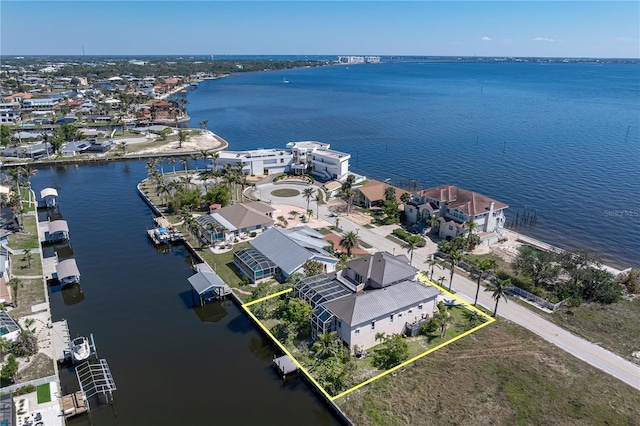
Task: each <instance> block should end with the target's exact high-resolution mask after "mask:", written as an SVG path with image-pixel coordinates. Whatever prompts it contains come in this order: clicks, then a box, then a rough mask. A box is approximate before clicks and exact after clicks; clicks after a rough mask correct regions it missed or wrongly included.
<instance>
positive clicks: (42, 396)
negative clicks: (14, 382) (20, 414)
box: [36, 383, 51, 404]
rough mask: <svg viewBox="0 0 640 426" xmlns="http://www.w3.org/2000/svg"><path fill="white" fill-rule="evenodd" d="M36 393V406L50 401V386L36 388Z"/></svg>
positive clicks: (47, 384) (46, 384)
mask: <svg viewBox="0 0 640 426" xmlns="http://www.w3.org/2000/svg"><path fill="white" fill-rule="evenodd" d="M36 392H37V393H38V404H44V403H45V402H49V401H51V386H49V383H45V384H44V385H40V386H38V387H37V388H36Z"/></svg>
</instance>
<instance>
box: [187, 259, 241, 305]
mask: <svg viewBox="0 0 640 426" xmlns="http://www.w3.org/2000/svg"><path fill="white" fill-rule="evenodd" d="M195 269H196V271H197V272H196V273H195V274H193V275H192V276H190V277H189V278H188V281H189V284H190V285H191V288H192V289H193V290H194V291H195V292H196V293H197V294H198V297H199V300H200V306H202V305H204V304H205V303H207V302H210V301H212V300H216V299H220V298H221V297H223V296H226V295H227V294H230V293H231V288H230V287H229V286H228V285H227V284H226V283H225V282H224V281H222V278H220V277H219V276H218V274H216V273H215V272H214V271H213V270H212V269H211V268H210V267H209V265H207V264H206V263H199V264H197V265H196V266H195ZM192 295H193V293H192ZM194 303H195V302H194Z"/></svg>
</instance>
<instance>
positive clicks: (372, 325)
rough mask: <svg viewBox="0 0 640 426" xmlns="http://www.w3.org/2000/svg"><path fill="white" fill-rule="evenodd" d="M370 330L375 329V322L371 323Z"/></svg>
mask: <svg viewBox="0 0 640 426" xmlns="http://www.w3.org/2000/svg"><path fill="white" fill-rule="evenodd" d="M371 329H372V330H375V329H376V322H375V321H371Z"/></svg>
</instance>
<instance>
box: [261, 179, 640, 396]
mask: <svg viewBox="0 0 640 426" xmlns="http://www.w3.org/2000/svg"><path fill="white" fill-rule="evenodd" d="M257 185H258V186H257V187H258V188H260V191H261V195H262V199H263V200H271V201H272V202H274V203H277V204H289V205H294V206H297V207H302V208H306V205H307V202H306V200H305V199H304V198H302V196H301V195H300V196H296V197H288V198H281V197H274V196H272V195H271V191H272V190H273V189H276V188H293V189H297V190H299V191H301V188H302V189H304V187H303V186H302V185H299V184H298V185H296V184H285V183H278V184H273V183H263V184H260V183H258V184H257ZM267 194H269V195H268V196H267ZM314 207H315V206H314ZM330 214H331V212H330V211H329V210H328V209H327V208H326V207H324V206H322V205H321V206H320V209H319V215H320V217H321V218H323V219H325V220H327V221H328V222H329V223H333V218H332V217H331V216H330ZM340 228H342V229H343V230H344V231H354V232H356V231H357V232H358V237H359V238H360V239H361V240H363V241H365V242H367V243H368V244H371V245H372V246H373V247H375V248H376V249H377V250H381V251H387V252H389V253H398V254H400V253H405V254H406V251H405V250H404V249H403V248H402V247H401V246H400V245H398V244H396V243H394V242H393V241H390V240H388V239H387V238H385V237H384V236H381V235H379V234H377V233H375V232H372V231H371V230H370V229H367V228H364V227H360V226H358V225H356V224H355V223H353V222H351V221H350V220H349V216H348V215H346V216H345V215H341V217H340ZM423 253H424V252H423ZM423 253H420V252H418V251H415V252H414V254H413V265H414V266H416V267H417V268H422V269H424V270H426V269H427V268H428V265H427V264H426V260H427V259H426V257H425V256H424V254H423ZM449 274H450V273H449V271H448V270H442V269H439V268H438V267H436V269H435V273H434V280H435V279H437V278H439V277H441V276H443V277H445V283H446V286H448V283H449ZM452 290H454V291H456V292H457V295H458V296H460V297H462V298H463V299H465V300H466V301H468V302H469V303H473V298H474V296H475V293H476V283H474V282H473V281H471V280H469V279H467V278H465V277H463V276H461V275H458V274H455V275H454V278H453V285H452ZM482 290H483V289H482V288H481V290H480V295H479V297H478V303H479V304H480V305H481V306H483V307H484V308H486V309H489V310H491V311H492V312H493V308H494V305H495V303H494V300H493V299H492V298H491V293H490V292H484V291H482ZM498 315H499V316H501V317H503V318H506V319H508V320H510V321H512V322H514V323H516V324H518V325H520V326H522V327H524V328H526V329H527V330H530V331H531V332H533V333H535V334H537V335H538V336H540V337H542V338H543V339H545V340H547V341H548V342H551V343H553V344H554V345H556V346H558V347H559V348H561V349H563V350H565V351H566V352H568V353H570V354H571V355H573V356H575V357H576V358H578V359H581V360H582V361H584V362H586V363H588V364H590V365H592V366H594V367H596V368H598V369H600V370H602V371H604V372H605V373H608V374H610V375H612V376H613V377H616V378H618V379H620V380H622V381H623V382H625V383H627V384H628V385H630V386H632V387H633V388H635V389H637V390H640V366H638V365H635V364H633V363H632V362H629V361H627V360H625V359H623V358H621V357H620V356H618V355H615V354H614V353H612V352H610V351H608V350H606V349H603V348H601V347H600V346H598V345H595V344H593V343H591V342H588V341H587V340H585V339H583V338H581V337H578V336H576V335H575V334H572V333H570V332H568V331H567V330H565V329H563V328H561V327H558V326H557V325H555V324H553V323H552V322H550V321H548V320H546V319H545V318H543V317H541V316H540V315H537V314H536V313H535V312H533V311H531V310H529V309H527V308H525V307H523V306H521V305H519V304H516V303H504V302H500V305H499V306H498Z"/></svg>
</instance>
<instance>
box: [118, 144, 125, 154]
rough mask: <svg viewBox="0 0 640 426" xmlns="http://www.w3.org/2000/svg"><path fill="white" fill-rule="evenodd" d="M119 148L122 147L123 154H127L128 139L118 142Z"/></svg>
mask: <svg viewBox="0 0 640 426" xmlns="http://www.w3.org/2000/svg"><path fill="white" fill-rule="evenodd" d="M118 148H119V149H120V151H122V155H125V154H126V153H127V142H126V141H120V142H118Z"/></svg>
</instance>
